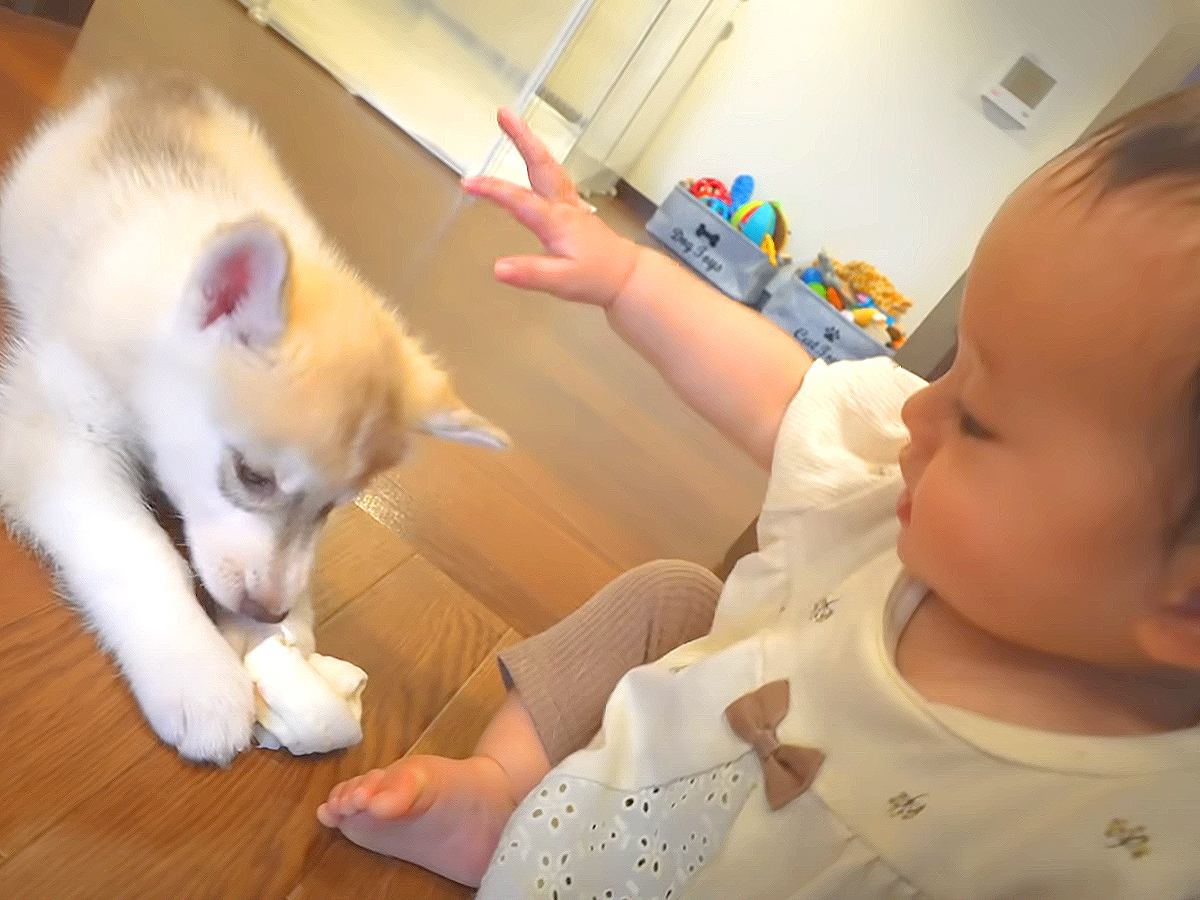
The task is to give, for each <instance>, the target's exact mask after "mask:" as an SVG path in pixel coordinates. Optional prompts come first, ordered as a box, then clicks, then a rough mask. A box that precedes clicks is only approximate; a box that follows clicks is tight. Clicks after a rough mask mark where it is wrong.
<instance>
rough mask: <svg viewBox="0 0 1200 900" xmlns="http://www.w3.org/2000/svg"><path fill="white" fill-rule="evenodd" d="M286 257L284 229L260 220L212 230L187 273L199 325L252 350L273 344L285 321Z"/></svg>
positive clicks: (287, 263) (281, 332) (250, 220)
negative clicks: (219, 331)
mask: <svg viewBox="0 0 1200 900" xmlns="http://www.w3.org/2000/svg"><path fill="white" fill-rule="evenodd" d="M290 258H291V254H290V252H289V251H288V246H287V241H286V240H285V238H284V236H283V232H282V231H280V230H279V229H278V228H277V227H276V226H275V225H273V224H272V223H270V222H268V221H267V220H265V219H262V218H258V217H252V218H249V219H244V220H243V221H241V222H238V223H236V224H234V225H228V226H225V227H223V228H221V229H220V230H218V231H217V232H215V233H214V234H213V235H212V236H211V237H210V238H208V240H207V241H206V243H205V245H204V247H203V249H202V250H201V251H200V258H199V260H198V261H197V263H196V267H195V270H194V272H193V275H192V282H191V285H192V292H193V294H194V295H196V296H198V298H199V299H198V310H197V318H198V320H199V325H200V327H201V329H203V330H209V329H220V330H221V331H222V332H224V333H225V334H227V335H229V336H230V337H231V338H232V339H233V340H236V341H239V342H240V343H243V344H245V345H246V346H248V347H253V348H256V349H258V348H264V347H267V346H270V345H271V344H274V343H275V342H276V341H277V340H279V338H280V337H281V336H282V335H283V331H284V328H285V326H286V324H287V323H286V312H285V302H284V301H285V296H284V295H285V292H286V291H285V289H286V283H287V275H288V266H289V262H290Z"/></svg>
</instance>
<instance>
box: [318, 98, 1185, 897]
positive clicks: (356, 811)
mask: <svg viewBox="0 0 1200 900" xmlns="http://www.w3.org/2000/svg"><path fill="white" fill-rule="evenodd" d="M501 124H502V126H503V127H504V129H505V131H506V132H507V133H508V134H509V135H510V136H511V137H512V138H513V140H514V141H515V142H516V144H517V146H518V148H519V149H520V151H521V153H522V154H523V156H524V158H525V160H526V162H527V164H528V168H529V174H530V180H531V183H532V185H533V190H532V191H528V190H524V189H521V188H518V187H516V186H514V185H511V184H506V183H503V182H500V181H497V180H493V179H488V178H481V179H469V180H468V181H467V182H466V188H467V190H468V191H470V192H471V193H472V194H474V195H476V196H480V197H486V198H488V199H489V200H491V201H493V202H495V203H498V204H499V205H500V206H502V207H503V208H504V209H506V210H508V211H509V212H510V213H511V214H512V215H513V216H514V217H516V219H517V220H518V221H520V222H521V223H523V224H524V225H525V226H526V227H528V228H529V229H530V230H531V231H532V232H533V233H534V234H535V235H536V236H537V237H538V238H539V239H540V241H541V242H542V244H543V245H544V246H545V248H546V251H547V253H546V255H544V256H536V257H526V258H514V259H501V260H499V261H497V263H496V276H497V277H498V278H499V279H500V280H501V281H503V282H505V283H507V284H511V285H516V286H519V287H523V288H529V289H533V290H542V291H548V292H550V293H553V294H557V295H558V296H560V297H564V298H566V299H569V300H574V301H577V302H582V303H590V304H594V305H596V306H599V307H600V308H601V309H603V310H604V313H605V315H606V316H607V318H608V321H609V323H610V325H611V326H612V327H613V328H615V329H616V330H617V332H618V333H619V334H620V335H621V336H622V337H623V338H625V339H626V340H627V341H628V342H629V343H630V344H631V345H632V346H633V347H634V348H636V349H637V350H638V351H639V352H640V353H642V354H643V355H644V356H646V357H647V359H649V360H650V362H652V363H653V364H654V365H655V366H656V367H657V368H658V370H659V371H660V372H661V373H662V374H663V377H664V378H666V379H667V381H668V382H669V383H670V384H671V385H672V386H673V387H674V388H675V389H676V390H677V391H678V392H679V394H680V395H681V396H682V397H683V399H684V400H686V401H687V402H688V403H690V404H691V405H692V406H694V407H695V408H696V409H697V410H698V411H699V412H700V413H701V414H703V415H704V416H705V417H707V418H708V419H709V420H710V421H712V422H713V423H714V424H715V425H716V426H717V427H718V428H720V429H721V430H722V431H723V432H724V433H725V434H726V435H728V436H729V437H730V438H731V439H732V440H734V441H736V442H737V443H739V444H740V445H741V446H742V447H744V448H745V450H746V452H747V453H749V454H750V455H751V456H752V457H753V458H754V459H756V460H758V461H759V462H761V463H762V464H763V465H764V466H769V467H770V469H771V480H770V484H769V487H768V490H767V497H766V501H765V504H764V506H763V511H762V516H761V518H760V522H759V529H758V531H759V544H760V548H761V549H760V550H759V551H758V552H757V553H755V554H752V555H751V556H749V557H747V558H745V559H744V560H742V561H741V562H740V563H739V565H738V566H737V567H736V569H735V570H734V572H733V574H732V575H731V576H730V578H729V580H728V582H727V583H726V584H725V585H724V587H723V588H722V587H721V586H720V585H719V583H717V582H716V580H715V579H714V578H713V577H712V576H711V575H708V574H707V573H704V572H703V571H702V570H699V569H698V568H696V567H692V566H689V565H687V564H683V563H662V564H651V565H649V566H643V567H642V568H640V569H637V570H634V571H633V572H632V573H629V574H627V575H625V576H623V577H622V578H620V579H618V580H617V581H616V582H615V583H614V584H613V585H610V586H609V587H608V588H606V589H605V590H604V591H602V592H601V593H600V594H599V595H598V596H597V597H595V598H593V600H591V601H590V602H589V603H588V604H587V605H585V606H584V607H583V608H582V609H581V610H580V611H579V612H578V613H576V614H575V615H574V616H572V617H570V618H568V619H567V620H565V621H564V622H562V623H561V624H559V625H558V626H556V627H555V628H553V629H551V630H550V631H548V632H546V633H545V634H543V635H539V636H537V637H534V638H532V639H531V640H529V641H527V642H526V643H525V644H523V645H521V646H519V647H517V648H515V649H513V650H510V651H508V652H507V653H505V654H504V655H503V656H502V658H501V660H500V663H501V669H502V672H503V674H504V676H505V679H506V682H507V684H508V685H509V688H510V690H509V694H508V698H507V700H506V702H505V704H504V706H503V707H502V709H501V710H500V711H499V713H498V714H497V715H496V717H495V718H494V719H493V720H492V721H491V723H490V724H489V726H488V729H487V731H486V733H485V734H484V736H483V738H482V739H481V741H480V743H479V746H478V748H477V750H476V753H475V755H474V756H472V757H471V758H469V759H465V760H451V759H443V758H439V757H429V756H414V757H409V758H405V759H402V760H399V761H397V762H395V763H393V764H392V765H391V766H389V767H388V768H386V769H383V770H377V771H373V772H369V773H367V774H365V775H363V776H361V777H359V778H355V779H352V780H350V781H348V782H346V783H344V784H341V785H338V786H337V787H335V788H334V789H333V791H332V793H331V794H330V797H329V799H328V800H327V801H326V803H325V804H323V805H322V806H321V808H320V810H319V812H318V815H319V817H320V820H321V821H322V822H323V823H325V824H326V825H328V826H331V827H337V828H340V829H341V830H342V831H343V832H344V833H345V834H346V835H347V836H348V837H349V838H350V839H351V840H353V841H356V842H357V843H359V844H362V845H363V846H365V847H368V848H371V849H373V850H377V851H379V852H382V853H387V854H391V855H394V856H397V857H399V858H401V859H406V860H411V861H413V862H416V863H418V864H420V865H422V866H425V867H427V868H429V869H432V870H434V871H436V872H440V873H442V874H444V875H446V876H448V877H450V878H453V879H456V880H458V881H460V882H462V883H464V884H468V885H480V893H479V895H480V896H481V897H495V898H505V900H511V898H516V897H533V896H546V897H557V898H560V900H566V898H572V897H588V898H590V897H603V898H619V897H631V896H636V897H661V898H668V897H680V896H696V897H719V898H729V897H738V898H747V897H764V898H776V897H785V896H786V897H814V898H830V897H845V898H867V897H915V896H938V897H956V898H957V897H972V898H976V897H979V898H990V897H1037V898H1047V897H1064V898H1079V897H1146V898H1159V900H1161V898H1172V897H1196V896H1200V858H1198V857H1197V855H1196V849H1195V846H1196V845H1195V842H1196V835H1197V834H1198V833H1200V728H1197V727H1196V725H1197V722H1198V721H1200V466H1197V459H1198V458H1200V337H1198V335H1200V304H1198V295H1197V289H1196V285H1197V284H1198V283H1200V220H1198V219H1197V214H1196V210H1197V208H1198V204H1200V92H1196V91H1189V92H1185V93H1180V94H1177V95H1174V96H1172V97H1169V98H1166V99H1164V100H1161V101H1159V102H1157V103H1155V104H1154V105H1152V106H1149V107H1147V108H1144V109H1142V110H1140V111H1138V112H1135V113H1133V114H1131V115H1130V116H1127V117H1126V118H1124V119H1122V120H1120V121H1119V122H1117V123H1115V124H1114V125H1112V126H1110V127H1109V128H1107V129H1106V130H1104V131H1103V132H1101V133H1100V134H1098V135H1096V136H1094V137H1092V138H1089V139H1087V140H1086V141H1084V142H1082V143H1081V144H1079V145H1078V146H1076V147H1073V148H1072V149H1070V150H1068V151H1067V152H1066V153H1064V154H1063V155H1061V156H1060V157H1059V158H1057V159H1056V160H1054V161H1053V162H1051V163H1050V164H1049V165H1047V166H1046V167H1045V168H1043V169H1042V170H1041V171H1039V172H1037V173H1036V174H1034V175H1033V176H1032V177H1031V178H1030V179H1029V180H1028V181H1027V182H1025V183H1024V184H1023V185H1022V186H1021V187H1019V188H1018V189H1017V191H1016V192H1015V193H1014V194H1013V195H1012V197H1011V198H1010V199H1009V200H1008V201H1007V202H1006V203H1005V204H1004V206H1003V207H1002V208H1001V210H1000V211H999V213H998V214H997V216H996V218H995V220H994V221H993V222H992V224H991V226H990V227H989V228H988V230H987V232H986V234H985V235H984V237H983V239H982V241H981V242H980V245H979V247H978V250H977V252H976V255H975V258H974V261H973V263H972V266H971V270H970V276H969V278H968V283H967V289H966V297H965V300H964V304H963V309H962V318H961V325H960V334H959V346H958V353H957V357H956V359H955V362H954V365H953V367H952V368H951V369H950V371H949V372H948V374H946V375H945V376H944V377H943V378H940V379H939V380H937V381H936V382H934V383H933V384H929V385H926V384H924V383H923V382H922V381H920V380H919V379H918V378H916V377H915V376H913V375H910V374H908V373H907V372H905V371H903V370H901V369H899V368H898V367H896V366H895V365H894V364H893V363H891V362H890V361H889V360H887V359H883V358H880V359H874V360H868V361H864V362H849V363H838V364H836V365H826V364H824V363H821V362H813V361H812V360H810V359H809V358H808V357H807V356H806V355H805V353H804V352H803V351H802V349H801V348H800V347H799V345H797V344H796V343H795V342H794V341H792V340H791V338H790V337H789V336H788V335H786V334H784V333H783V332H782V331H780V330H778V329H776V328H775V327H774V326H773V325H771V324H769V323H768V322H766V321H764V320H763V319H762V318H761V317H759V316H758V315H757V314H755V313H754V312H752V311H751V310H749V309H746V308H744V307H742V306H740V305H738V304H736V303H733V302H730V301H729V300H727V299H725V298H723V297H721V296H719V295H718V294H716V293H714V292H713V291H711V290H709V289H708V288H706V287H705V286H703V285H702V284H701V283H700V282H699V281H698V280H696V279H695V278H694V277H693V276H691V275H689V274H687V273H685V272H684V271H683V270H682V269H681V268H679V267H678V266H676V265H675V264H674V263H672V262H670V261H669V260H667V259H665V258H664V257H662V256H660V255H658V254H656V253H654V252H651V251H649V250H647V249H642V248H639V247H637V246H635V245H634V244H632V243H630V242H629V241H627V240H624V239H622V238H620V237H618V236H617V235H615V234H613V233H612V232H611V231H610V230H609V229H608V228H606V227H605V226H604V224H603V223H602V222H600V221H599V220H598V219H596V218H595V217H593V216H590V215H588V213H587V212H586V211H585V209H584V208H583V207H582V206H581V205H580V203H579V201H578V200H577V197H576V193H575V189H574V186H573V185H572V184H571V182H570V180H569V178H568V177H567V176H566V174H565V173H564V172H563V170H562V169H561V168H559V167H558V166H557V165H556V164H555V163H554V162H553V160H552V159H551V158H550V157H549V155H548V154H547V152H546V151H545V149H544V148H543V147H542V146H541V145H540V144H539V143H538V142H537V140H536V139H535V138H534V137H533V136H532V135H531V134H530V132H529V131H528V130H527V129H526V127H525V126H524V124H523V123H522V122H521V121H520V120H519V119H517V118H516V117H514V116H513V115H511V114H509V113H502V114H501ZM718 596H719V602H718ZM601 717H602V718H603V721H602V722H601Z"/></svg>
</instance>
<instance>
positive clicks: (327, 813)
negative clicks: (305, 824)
mask: <svg viewBox="0 0 1200 900" xmlns="http://www.w3.org/2000/svg"><path fill="white" fill-rule="evenodd" d="M344 818H345V816H343V815H342V814H341V813H339V812H338V811H337V810H335V809H334V808H333V806H331V805H330V804H329V803H328V802H325V803H322V804H321V805H320V806H318V807H317V821H318V822H320V823H321V824H322V825H324V826H325V827H326V828H337V827H338V825H340V824H341V822H342V819H344Z"/></svg>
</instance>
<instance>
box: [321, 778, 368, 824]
mask: <svg viewBox="0 0 1200 900" xmlns="http://www.w3.org/2000/svg"><path fill="white" fill-rule="evenodd" d="M360 781H362V776H361V775H356V776H355V777H353V778H350V779H347V780H346V781H343V782H342V783H341V784H338V785H335V786H334V788H333V790H331V791H330V792H329V799H328V800H327V801H326V804H327V805H328V806H330V807H331V808H332V809H333V810H334V812H336V813H338V814H339V815H343V816H347V815H350V814H351V813H352V812H354V811H355V810H354V809H353V804H352V799H353V797H354V791H355V790H356V789H357V788H358V784H359V782H360Z"/></svg>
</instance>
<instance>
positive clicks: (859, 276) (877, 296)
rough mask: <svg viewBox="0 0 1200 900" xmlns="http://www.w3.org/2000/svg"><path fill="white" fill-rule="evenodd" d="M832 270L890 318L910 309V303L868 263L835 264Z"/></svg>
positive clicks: (859, 261)
mask: <svg viewBox="0 0 1200 900" xmlns="http://www.w3.org/2000/svg"><path fill="white" fill-rule="evenodd" d="M834 269H835V270H836V272H837V275H838V277H839V278H841V279H842V280H843V281H845V282H847V283H848V284H850V285H851V286H852V287H853V288H854V289H855V291H856V292H862V293H864V294H866V295H867V296H868V297H870V298H871V299H872V300H873V301H874V302H875V305H876V306H878V307H879V308H880V309H881V310H883V311H884V312H885V313H887V314H888V315H889V316H891V317H892V318H896V317H898V316H902V315H904V314H905V313H906V312H908V311H909V309H911V308H912V301H911V300H909V299H908V298H907V297H905V296H904V295H903V294H901V293H900V292H899V291H897V290H896V288H895V286H894V285H893V284H892V283H891V281H889V280H888V279H887V278H885V277H884V276H883V275H882V274H880V272H879V270H878V269H876V268H875V267H874V266H873V265H871V264H870V263H867V262H862V261H861V260H856V261H854V262H849V263H844V264H843V263H836V264H835V265H834Z"/></svg>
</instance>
